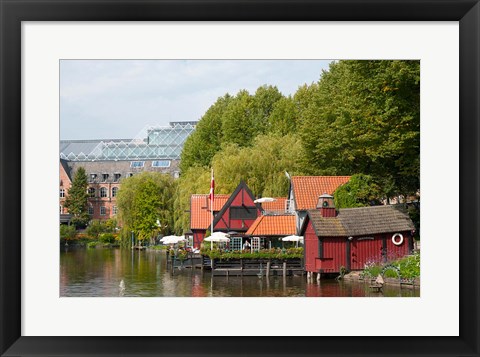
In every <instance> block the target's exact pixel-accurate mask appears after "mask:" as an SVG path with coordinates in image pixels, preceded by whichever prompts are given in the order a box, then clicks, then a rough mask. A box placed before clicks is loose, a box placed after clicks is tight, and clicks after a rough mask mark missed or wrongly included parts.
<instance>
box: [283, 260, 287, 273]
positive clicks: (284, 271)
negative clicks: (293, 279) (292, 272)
mask: <svg viewBox="0 0 480 357" xmlns="http://www.w3.org/2000/svg"><path fill="white" fill-rule="evenodd" d="M283 276H284V277H285V276H287V262H286V261H284V262H283Z"/></svg>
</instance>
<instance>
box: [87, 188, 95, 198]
mask: <svg viewBox="0 0 480 357" xmlns="http://www.w3.org/2000/svg"><path fill="white" fill-rule="evenodd" d="M88 197H90V198H94V197H95V187H89V188H88Z"/></svg>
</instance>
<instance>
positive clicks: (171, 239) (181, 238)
mask: <svg viewBox="0 0 480 357" xmlns="http://www.w3.org/2000/svg"><path fill="white" fill-rule="evenodd" d="M184 240H185V237H184V236H167V239H165V240H164V241H163V244H177V243H178V242H182V241H184Z"/></svg>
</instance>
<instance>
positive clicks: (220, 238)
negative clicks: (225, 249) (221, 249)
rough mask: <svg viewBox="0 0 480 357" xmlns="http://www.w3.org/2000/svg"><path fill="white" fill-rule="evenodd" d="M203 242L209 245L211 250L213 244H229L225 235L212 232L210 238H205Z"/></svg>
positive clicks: (228, 239)
mask: <svg viewBox="0 0 480 357" xmlns="http://www.w3.org/2000/svg"><path fill="white" fill-rule="evenodd" d="M204 240H205V241H207V242H210V243H211V246H210V247H211V249H212V248H213V242H230V238H228V237H227V233H223V232H213V233H212V235H211V236H210V237H207V238H205V239H204Z"/></svg>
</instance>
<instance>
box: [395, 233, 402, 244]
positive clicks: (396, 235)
mask: <svg viewBox="0 0 480 357" xmlns="http://www.w3.org/2000/svg"><path fill="white" fill-rule="evenodd" d="M398 237H400V240H398V241H397V238H398ZM392 243H393V244H395V245H402V243H403V235H402V234H401V233H395V234H394V235H393V236H392Z"/></svg>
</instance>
